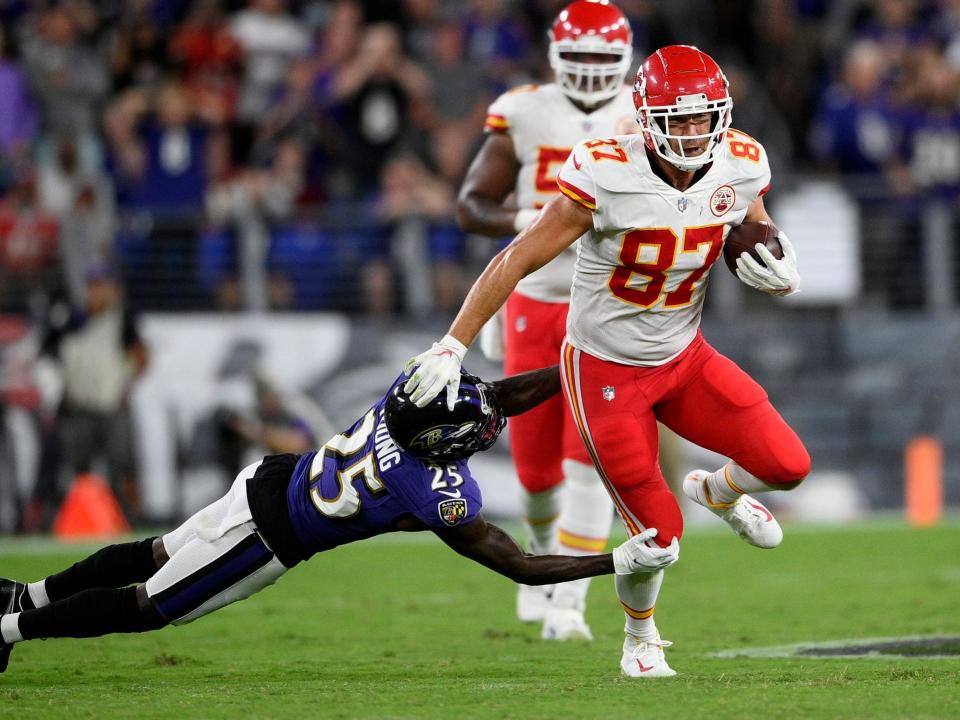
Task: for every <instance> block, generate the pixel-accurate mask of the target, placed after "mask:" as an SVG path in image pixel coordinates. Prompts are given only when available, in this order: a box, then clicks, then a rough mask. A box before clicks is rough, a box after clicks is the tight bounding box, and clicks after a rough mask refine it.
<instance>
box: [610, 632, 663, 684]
mask: <svg viewBox="0 0 960 720" xmlns="http://www.w3.org/2000/svg"><path fill="white" fill-rule="evenodd" d="M671 645H673V643H672V642H670V641H669V640H661V639H660V636H659V635H657V639H656V640H641V639H640V638H638V637H635V636H633V635H630V634H627V637H626V638H625V639H624V641H623V656H622V657H621V658H620V671H621V672H622V673H623V674H624V675H626V676H627V677H635V678H655V677H673V676H674V675H676V674H677V671H676V670H674V669H673V668H671V667H670V666H669V665H667V658H666V657H665V656H664V654H663V649H664V648H665V647H670V646H671Z"/></svg>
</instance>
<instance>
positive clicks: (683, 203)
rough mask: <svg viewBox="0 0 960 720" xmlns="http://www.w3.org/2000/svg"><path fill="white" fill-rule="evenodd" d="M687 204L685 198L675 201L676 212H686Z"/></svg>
mask: <svg viewBox="0 0 960 720" xmlns="http://www.w3.org/2000/svg"><path fill="white" fill-rule="evenodd" d="M689 204H690V201H689V200H687V199H686V198H685V197H681V198H679V199H678V200H677V210H679V211H680V212H686V211H687V205H689Z"/></svg>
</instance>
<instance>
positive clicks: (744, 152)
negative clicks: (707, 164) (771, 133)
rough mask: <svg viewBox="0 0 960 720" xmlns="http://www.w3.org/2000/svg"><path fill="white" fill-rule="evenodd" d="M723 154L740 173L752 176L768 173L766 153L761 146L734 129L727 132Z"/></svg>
mask: <svg viewBox="0 0 960 720" xmlns="http://www.w3.org/2000/svg"><path fill="white" fill-rule="evenodd" d="M724 152H725V153H726V156H727V158H728V159H729V160H731V161H732V162H734V163H736V165H737V171H738V172H740V173H743V174H745V175H748V176H753V175H762V174H764V173H767V172H769V164H768V161H767V151H766V150H764V148H763V144H762V143H761V142H760V141H759V140H757V139H756V138H754V137H752V136H751V135H747V134H746V133H745V132H741V131H740V130H737V129H735V128H730V129H729V130H727V137H726V138H725V139H724Z"/></svg>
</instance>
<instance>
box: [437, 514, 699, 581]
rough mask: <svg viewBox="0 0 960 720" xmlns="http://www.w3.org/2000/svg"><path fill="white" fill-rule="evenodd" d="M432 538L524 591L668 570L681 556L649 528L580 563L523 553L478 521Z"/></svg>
mask: <svg viewBox="0 0 960 720" xmlns="http://www.w3.org/2000/svg"><path fill="white" fill-rule="evenodd" d="M434 532H435V533H436V534H437V535H438V536H439V537H440V539H441V540H443V541H444V542H445V543H446V544H447V545H449V546H450V547H451V548H453V549H454V550H456V551H457V552H458V553H460V554H461V555H463V556H464V557H468V558H470V559H471V560H474V561H476V562H478V563H480V564H481V565H483V566H484V567H488V568H490V569H491V570H493V571H494V572H497V573H500V574H501V575H504V576H506V577H508V578H510V579H511V580H513V581H514V582H518V583H523V584H525V585H548V584H550V583H561V582H567V581H569V580H579V579H580V578H585V577H593V576H595V575H610V574H612V573H617V574H618V575H627V574H630V573H634V572H647V573H649V572H654V571H656V570H660V569H662V568H665V567H667V566H669V565H672V564H673V563H675V562H676V561H677V559H678V558H679V556H680V546H679V543H678V542H677V541H676V538H674V540H673V542H672V543H671V544H670V545H668V546H667V547H665V548H662V547H660V546H658V545H657V544H656V543H654V542H652V538H653V537H655V536H656V534H657V531H656V530H655V529H653V528H649V529H647V530H645V531H643V532H642V533H640V534H639V535H634V536H633V537H632V538H630V539H629V540H627V541H626V542H625V543H623V544H622V545H620V546H619V547H617V548H616V549H614V551H613V552H612V553H604V554H603V555H584V556H581V557H574V556H569V555H530V554H529V553H525V552H524V551H523V549H522V548H521V547H520V546H519V545H517V543H516V541H515V540H514V539H513V538H512V537H510V536H509V535H507V533H505V532H504V531H503V530H501V529H500V528H498V527H497V526H496V525H491V524H490V523H488V522H487V521H486V520H484V519H483V517H482V516H481V517H477V518H476V519H475V520H473V521H472V522H470V523H467V524H466V525H461V526H457V527H453V528H450V529H445V530H435V531H434ZM648 541H650V543H649V544H647V542H648Z"/></svg>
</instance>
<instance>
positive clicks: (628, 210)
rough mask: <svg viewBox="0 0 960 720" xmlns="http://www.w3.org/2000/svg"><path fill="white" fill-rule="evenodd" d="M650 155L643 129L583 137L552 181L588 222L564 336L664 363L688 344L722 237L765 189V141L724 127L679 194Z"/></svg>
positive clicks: (609, 353) (619, 356)
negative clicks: (700, 170)
mask: <svg viewBox="0 0 960 720" xmlns="http://www.w3.org/2000/svg"><path fill="white" fill-rule="evenodd" d="M651 162H652V160H651V158H649V157H648V155H647V151H646V148H645V146H644V140H643V136H642V135H621V136H618V137H615V138H611V139H609V140H590V141H586V142H583V143H580V144H579V145H577V146H576V147H575V148H574V149H573V152H572V153H571V154H570V157H569V158H568V159H567V162H566V163H565V164H564V166H563V168H561V170H560V173H559V174H558V178H557V184H558V185H559V186H560V190H561V191H562V192H563V193H564V194H565V195H567V196H568V197H569V198H571V199H572V200H575V201H576V202H578V203H580V204H581V205H583V206H584V207H586V208H587V209H589V210H590V211H591V212H592V213H593V229H592V230H591V231H590V232H588V233H587V234H585V235H584V236H583V237H581V238H580V239H579V240H578V241H577V260H576V265H575V272H574V278H573V287H572V291H571V298H570V312H569V315H568V316H567V339H568V341H569V342H570V343H571V344H572V345H573V346H574V347H576V348H578V349H580V350H583V351H584V352H587V353H590V354H591V355H593V356H595V357H598V358H600V359H602V360H608V361H612V362H617V363H623V364H626V365H642V366H655V365H662V364H663V363H666V362H669V361H670V360H672V359H673V358H675V357H676V356H677V355H679V354H680V353H681V352H683V350H684V349H685V348H686V347H687V345H689V344H690V343H691V342H692V341H693V339H694V337H696V334H697V330H698V328H699V326H700V316H701V313H702V310H703V300H704V295H705V292H706V284H707V278H708V276H709V273H710V269H711V267H712V266H713V264H714V263H715V262H716V261H717V259H718V258H719V257H720V254H721V252H722V251H723V241H724V238H725V237H726V234H727V232H729V229H730V228H731V227H732V226H734V225H739V224H740V223H741V222H743V218H744V216H745V215H746V212H747V208H748V206H749V205H750V203H752V202H753V201H754V200H756V199H757V198H758V197H760V196H762V195H763V194H764V193H766V191H767V190H768V189H769V187H770V167H769V165H768V163H767V157H766V153H765V152H764V150H763V147H762V146H761V145H760V143H758V142H757V141H756V140H754V139H753V138H751V137H750V136H748V135H744V134H743V133H740V132H738V131H736V130H732V129H731V130H729V131H728V132H727V137H726V138H725V139H724V141H723V143H722V145H721V147H720V148H718V151H717V154H716V157H715V158H714V160H713V163H712V165H711V166H710V168H709V169H708V170H707V171H706V172H705V173H704V174H703V176H702V177H700V179H699V180H697V182H695V183H694V184H693V185H692V186H690V187H689V188H687V189H686V190H684V191H680V190H677V189H676V188H674V187H673V186H671V185H670V184H668V183H667V182H666V181H665V180H663V179H661V178H660V177H659V176H658V175H656V174H655V173H654V172H653V170H652V168H651V165H650V163H651Z"/></svg>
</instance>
